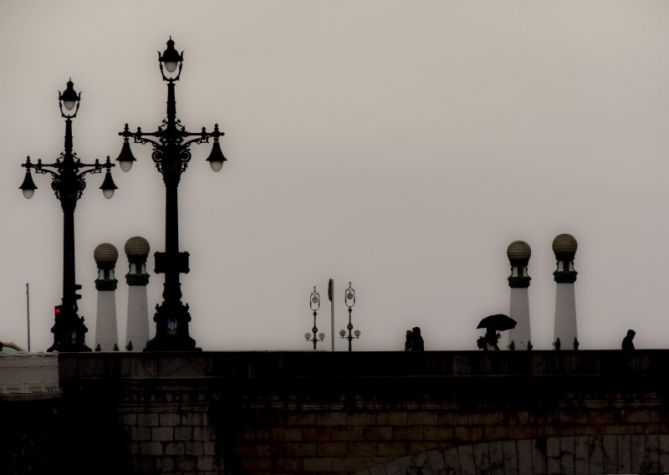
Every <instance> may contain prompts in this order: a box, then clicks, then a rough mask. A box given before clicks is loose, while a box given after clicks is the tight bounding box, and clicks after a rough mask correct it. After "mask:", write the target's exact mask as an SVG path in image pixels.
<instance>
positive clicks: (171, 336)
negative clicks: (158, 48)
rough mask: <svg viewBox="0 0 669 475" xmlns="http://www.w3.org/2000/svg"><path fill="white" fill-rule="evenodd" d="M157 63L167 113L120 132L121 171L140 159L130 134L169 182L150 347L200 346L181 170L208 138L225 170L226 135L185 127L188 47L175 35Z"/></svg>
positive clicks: (216, 166)
mask: <svg viewBox="0 0 669 475" xmlns="http://www.w3.org/2000/svg"><path fill="white" fill-rule="evenodd" d="M158 64H159V65H160V73H161V74H162V76H163V81H165V82H167V117H166V118H165V119H163V122H162V124H161V125H160V126H159V127H158V130H157V131H155V132H142V129H141V128H140V127H138V128H137V131H136V132H130V130H129V129H128V124H125V128H124V130H123V131H122V132H119V135H121V136H123V147H122V149H121V153H120V155H119V157H118V158H117V160H118V162H119V165H120V167H121V170H123V171H129V170H130V168H132V164H133V162H134V161H135V160H136V159H135V157H134V156H133V155H132V151H131V150H130V144H129V139H130V138H132V139H133V141H134V142H135V143H140V144H147V143H148V144H151V146H152V147H153V153H152V155H151V158H152V159H153V162H154V163H155V165H156V168H157V169H158V171H159V172H160V173H161V174H162V176H163V182H164V183H165V252H156V253H155V259H156V262H155V271H156V272H157V273H163V274H165V283H164V286H163V302H162V303H161V304H159V305H156V314H155V316H154V317H153V321H154V322H156V336H155V337H154V338H153V339H152V340H149V342H148V343H147V345H146V351H166V350H170V351H174V350H178V351H188V350H199V348H195V340H193V339H192V338H191V337H190V335H189V334H188V322H190V320H191V316H190V313H189V311H188V304H184V303H182V301H181V297H182V293H181V283H180V282H179V274H181V273H188V271H189V267H188V256H189V254H188V253H187V252H180V251H179V208H178V199H177V197H178V194H177V190H178V187H179V181H180V179H181V174H182V173H183V172H184V171H186V168H187V167H188V163H189V162H190V158H191V152H190V146H191V145H192V144H201V143H208V142H209V139H213V141H214V143H213V148H212V150H211V153H210V154H209V157H208V158H207V161H208V162H209V164H210V165H211V168H212V169H213V170H214V171H216V172H217V171H220V170H221V168H222V167H223V162H225V161H226V158H225V157H224V156H223V152H222V151H221V146H220V144H219V139H220V138H221V137H222V136H223V135H224V134H223V132H220V131H219V130H218V124H215V125H214V130H213V131H212V132H207V130H206V129H205V128H204V127H203V128H202V131H201V132H198V133H192V132H188V131H186V129H185V127H184V126H183V125H181V121H180V120H179V119H178V118H177V115H176V99H175V93H174V87H175V82H176V81H178V80H179V77H180V76H181V69H182V67H183V51H182V52H181V53H179V52H178V51H177V50H176V49H175V48H174V41H173V40H172V37H170V39H169V40H168V41H167V48H166V49H165V51H163V52H162V53H160V52H158Z"/></svg>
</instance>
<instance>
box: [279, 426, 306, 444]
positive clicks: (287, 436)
mask: <svg viewBox="0 0 669 475" xmlns="http://www.w3.org/2000/svg"><path fill="white" fill-rule="evenodd" d="M272 440H279V441H282V440H286V441H300V440H302V429H297V428H286V427H280V428H276V429H272Z"/></svg>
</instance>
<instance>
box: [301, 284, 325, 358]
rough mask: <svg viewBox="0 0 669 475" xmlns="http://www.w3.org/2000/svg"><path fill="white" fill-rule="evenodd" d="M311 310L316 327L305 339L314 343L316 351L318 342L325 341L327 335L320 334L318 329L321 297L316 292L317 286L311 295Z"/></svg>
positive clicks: (305, 335)
mask: <svg viewBox="0 0 669 475" xmlns="http://www.w3.org/2000/svg"><path fill="white" fill-rule="evenodd" d="M309 308H310V309H311V312H312V313H313V316H314V326H313V327H311V333H305V334H304V339H305V340H306V341H310V342H312V343H313V344H314V350H315V349H316V346H317V345H318V342H320V341H323V340H324V339H325V333H318V327H317V326H316V315H318V309H319V308H321V295H320V294H319V293H318V291H317V290H316V286H314V290H313V292H311V295H309ZM312 334H313V335H312Z"/></svg>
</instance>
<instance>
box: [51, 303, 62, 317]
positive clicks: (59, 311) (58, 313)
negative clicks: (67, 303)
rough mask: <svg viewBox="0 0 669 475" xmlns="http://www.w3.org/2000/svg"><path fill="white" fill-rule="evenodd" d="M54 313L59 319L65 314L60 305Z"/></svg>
mask: <svg viewBox="0 0 669 475" xmlns="http://www.w3.org/2000/svg"><path fill="white" fill-rule="evenodd" d="M53 313H55V314H56V316H57V317H59V316H60V314H61V313H63V309H62V307H61V306H60V305H56V307H55V308H54V311H53Z"/></svg>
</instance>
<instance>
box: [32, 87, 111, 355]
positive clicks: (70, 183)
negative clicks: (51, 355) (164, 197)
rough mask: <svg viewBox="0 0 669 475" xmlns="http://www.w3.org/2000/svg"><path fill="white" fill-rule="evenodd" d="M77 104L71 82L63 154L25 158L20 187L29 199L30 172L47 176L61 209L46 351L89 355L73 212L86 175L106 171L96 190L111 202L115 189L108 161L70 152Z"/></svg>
mask: <svg viewBox="0 0 669 475" xmlns="http://www.w3.org/2000/svg"><path fill="white" fill-rule="evenodd" d="M80 100H81V94H80V93H77V92H76V91H75V90H74V84H73V83H72V80H69V81H68V82H67V88H66V89H65V91H63V92H62V93H61V92H59V93H58V101H59V103H60V114H61V116H62V117H63V118H65V151H64V152H62V153H61V154H60V157H58V158H57V159H56V161H55V162H54V163H42V160H41V159H39V160H37V163H32V162H31V161H30V157H28V158H26V163H24V164H23V165H21V166H23V167H25V168H26V176H25V178H24V180H23V183H22V184H21V186H20V189H21V191H23V196H25V197H26V198H31V197H32V196H33V194H34V193H35V190H36V189H37V186H36V185H35V182H34V181H33V179H32V175H31V174H30V171H31V170H33V169H34V170H35V172H36V173H41V174H45V173H48V174H49V175H51V188H52V189H53V191H54V192H55V193H56V197H57V198H58V199H59V200H60V205H61V207H62V208H63V298H62V302H61V305H60V306H57V307H56V321H55V323H54V326H53V327H52V328H51V332H52V333H53V335H54V341H53V345H51V347H50V348H49V349H48V350H47V351H91V349H90V348H89V347H87V346H86V343H85V341H84V340H85V334H86V332H87V331H88V329H87V328H86V325H84V318H83V317H80V316H79V315H78V307H77V299H79V298H80V297H81V296H80V295H78V294H77V290H79V289H80V288H81V285H77V284H76V283H75V274H74V209H75V207H76V206H77V201H78V200H79V198H81V195H82V193H83V192H84V188H86V181H85V180H84V176H85V175H86V174H87V173H100V172H102V170H103V169H106V170H107V173H106V174H105V179H104V181H103V182H102V186H100V189H101V190H102V193H103V195H104V196H105V198H111V197H112V196H113V195H114V190H115V189H116V185H115V184H114V180H112V176H111V173H110V169H111V167H113V166H114V165H113V164H112V163H111V162H110V161H109V157H107V161H106V162H105V163H100V161H99V160H97V159H96V160H95V163H93V164H87V163H83V162H82V161H81V160H80V159H79V157H77V154H76V153H74V151H73V149H72V119H74V118H75V117H76V116H77V112H78V111H79V104H80Z"/></svg>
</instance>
